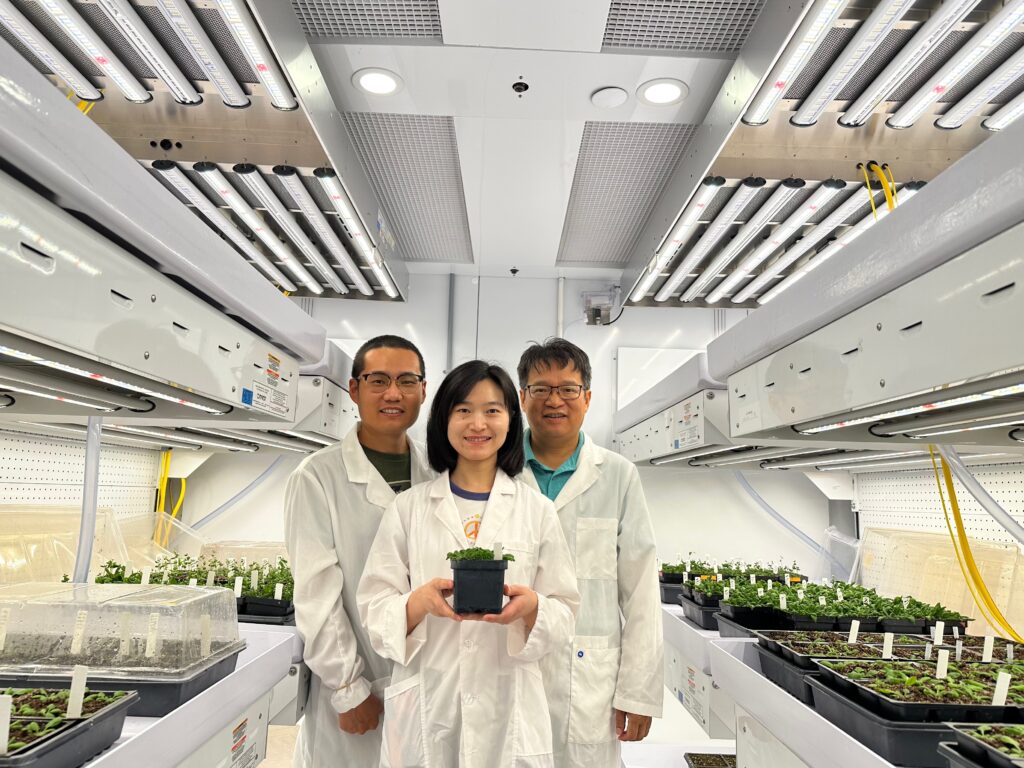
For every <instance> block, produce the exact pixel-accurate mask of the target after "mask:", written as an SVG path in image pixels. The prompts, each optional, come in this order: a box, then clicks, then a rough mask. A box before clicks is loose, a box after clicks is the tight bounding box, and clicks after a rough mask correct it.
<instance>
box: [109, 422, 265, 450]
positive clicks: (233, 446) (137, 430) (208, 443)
mask: <svg viewBox="0 0 1024 768" xmlns="http://www.w3.org/2000/svg"><path fill="white" fill-rule="evenodd" d="M103 429H110V430H112V431H114V432H129V433H131V434H134V435H147V436H149V437H156V438H160V439H161V440H176V441H178V442H181V443H190V444H192V445H199V446H202V447H203V448H224V449H227V450H229V451H242V452H243V453H254V452H255V451H256V450H257V448H256V446H255V445H251V444H249V445H247V444H245V443H236V442H228V441H224V440H212V439H210V438H209V437H206V436H205V435H198V434H197V435H193V434H191V433H187V432H181V431H180V430H171V431H165V430H162V429H156V428H155V427H134V426H132V427H130V426H127V425H124V424H110V425H104V427H103Z"/></svg>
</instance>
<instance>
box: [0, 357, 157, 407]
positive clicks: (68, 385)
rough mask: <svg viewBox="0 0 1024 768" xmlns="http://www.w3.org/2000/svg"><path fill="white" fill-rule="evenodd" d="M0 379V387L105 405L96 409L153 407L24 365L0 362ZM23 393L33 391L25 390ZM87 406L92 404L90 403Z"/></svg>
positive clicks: (140, 401) (147, 403) (142, 401)
mask: <svg viewBox="0 0 1024 768" xmlns="http://www.w3.org/2000/svg"><path fill="white" fill-rule="evenodd" d="M0 381H2V382H3V385H2V388H4V389H11V388H12V387H11V386H8V384H19V385H24V386H28V387H32V388H35V389H43V390H50V391H53V392H57V393H60V394H62V395H64V396H65V399H67V396H70V397H77V398H82V399H83V400H86V401H88V402H89V403H98V404H100V405H103V406H105V407H104V408H98V409H97V410H107V411H109V410H117V409H119V408H124V409H127V410H130V411H143V412H144V411H149V410H152V407H153V405H152V403H150V402H148V401H145V400H141V399H135V398H131V397H125V396H124V395H119V394H116V393H113V392H104V391H102V390H100V391H97V389H96V387H90V386H85V385H81V384H75V383H73V382H70V381H64V380H63V379H60V378H58V377H56V376H47V375H46V374H43V373H38V372H37V371H34V370H31V369H30V368H28V367H25V366H22V367H18V366H13V365H3V364H0ZM19 391H24V390H19ZM25 394H33V393H32V392H25ZM69 402H70V400H69ZM79 404H84V403H79ZM89 407H94V406H92V405H90V406H89Z"/></svg>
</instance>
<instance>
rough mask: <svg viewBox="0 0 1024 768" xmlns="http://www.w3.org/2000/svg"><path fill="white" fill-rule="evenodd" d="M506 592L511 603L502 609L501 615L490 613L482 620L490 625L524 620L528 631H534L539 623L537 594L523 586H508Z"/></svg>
mask: <svg viewBox="0 0 1024 768" xmlns="http://www.w3.org/2000/svg"><path fill="white" fill-rule="evenodd" d="M504 592H505V594H506V595H508V598H509V601H508V603H506V604H505V607H504V608H502V609H501V613H488V614H486V615H484V616H483V617H482V620H483V621H486V622H488V623H490V624H511V623H512V622H513V621H518V620H519V619H522V620H523V622H524V623H525V624H526V631H527V632H529V631H530V630H532V629H533V625H534V624H536V623H537V607H538V600H537V593H536V592H534V591H533V590H532V589H530V588H529V587H524V586H522V585H521V584H506V585H505V590H504Z"/></svg>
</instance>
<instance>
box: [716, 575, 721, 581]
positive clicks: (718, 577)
mask: <svg viewBox="0 0 1024 768" xmlns="http://www.w3.org/2000/svg"><path fill="white" fill-rule="evenodd" d="M721 580H722V574H720V573H716V574H715V581H721Z"/></svg>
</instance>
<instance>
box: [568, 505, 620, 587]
mask: <svg viewBox="0 0 1024 768" xmlns="http://www.w3.org/2000/svg"><path fill="white" fill-rule="evenodd" d="M618 530H619V521H618V520H617V519H616V518H614V517H581V518H578V519H577V520H576V576H577V578H580V579H614V578H615V576H616V568H615V564H616V561H617V557H616V546H617V544H618V540H617V534H618Z"/></svg>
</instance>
